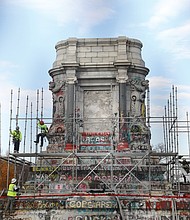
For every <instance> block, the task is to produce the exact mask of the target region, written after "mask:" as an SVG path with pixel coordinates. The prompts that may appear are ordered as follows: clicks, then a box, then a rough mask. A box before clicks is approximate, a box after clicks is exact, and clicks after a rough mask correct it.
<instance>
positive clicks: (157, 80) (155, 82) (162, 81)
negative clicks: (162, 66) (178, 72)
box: [147, 76, 171, 90]
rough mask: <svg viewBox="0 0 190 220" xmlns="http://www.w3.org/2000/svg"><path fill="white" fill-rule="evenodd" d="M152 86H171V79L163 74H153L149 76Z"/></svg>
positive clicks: (160, 87) (161, 87) (152, 87)
mask: <svg viewBox="0 0 190 220" xmlns="http://www.w3.org/2000/svg"><path fill="white" fill-rule="evenodd" d="M147 79H148V80H149V84H150V88H151V89H155V88H158V89H159V90H161V89H163V88H168V87H169V88H170V86H171V79H168V78H164V77H163V76H153V77H148V78H147Z"/></svg>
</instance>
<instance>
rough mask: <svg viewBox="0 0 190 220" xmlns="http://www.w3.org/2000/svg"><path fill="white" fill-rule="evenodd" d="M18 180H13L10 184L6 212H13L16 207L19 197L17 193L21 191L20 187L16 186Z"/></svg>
mask: <svg viewBox="0 0 190 220" xmlns="http://www.w3.org/2000/svg"><path fill="white" fill-rule="evenodd" d="M16 182H17V179H15V178H13V179H12V180H11V183H10V184H9V189H8V192H7V197H8V202H7V206H6V208H5V211H8V210H10V211H12V210H13V207H14V202H15V198H16V196H17V193H18V191H19V188H20V187H19V186H17V185H16Z"/></svg>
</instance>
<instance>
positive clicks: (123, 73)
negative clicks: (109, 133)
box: [116, 67, 128, 150]
mask: <svg viewBox="0 0 190 220" xmlns="http://www.w3.org/2000/svg"><path fill="white" fill-rule="evenodd" d="M116 79H117V81H118V83H119V145H118V147H117V148H118V150H119V149H120V148H122V149H125V150H126V149H127V148H128V140H127V118H126V117H127V113H126V107H127V98H126V93H127V90H126V82H127V79H128V75H127V67H125V68H124V67H123V68H119V69H118V76H117V77H116Z"/></svg>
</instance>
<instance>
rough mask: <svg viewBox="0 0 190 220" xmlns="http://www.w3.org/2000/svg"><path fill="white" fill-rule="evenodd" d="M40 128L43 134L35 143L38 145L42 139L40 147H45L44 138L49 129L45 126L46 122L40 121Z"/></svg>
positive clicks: (39, 135)
mask: <svg viewBox="0 0 190 220" xmlns="http://www.w3.org/2000/svg"><path fill="white" fill-rule="evenodd" d="M38 127H39V129H40V130H41V132H40V133H39V134H37V136H36V140H35V141H34V143H36V144H38V143H39V139H40V138H41V144H40V147H43V140H44V137H46V136H47V133H48V127H47V125H45V124H44V121H42V120H38Z"/></svg>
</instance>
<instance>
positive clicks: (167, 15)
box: [146, 0, 190, 29]
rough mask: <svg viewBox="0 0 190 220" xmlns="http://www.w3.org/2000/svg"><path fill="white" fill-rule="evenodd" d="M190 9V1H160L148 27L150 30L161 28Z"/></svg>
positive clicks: (147, 24)
mask: <svg viewBox="0 0 190 220" xmlns="http://www.w3.org/2000/svg"><path fill="white" fill-rule="evenodd" d="M189 7H190V1H189V0H167V1H166V0H160V1H158V3H157V4H156V5H155V7H154V9H153V16H152V17H150V19H149V21H148V22H147V23H146V26H147V27H149V28H154V29H155V28H158V27H159V26H161V25H163V24H165V23H167V22H170V21H171V19H172V18H175V17H176V16H178V15H180V14H181V13H182V12H183V11H185V10H187V9H188V8H189Z"/></svg>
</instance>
